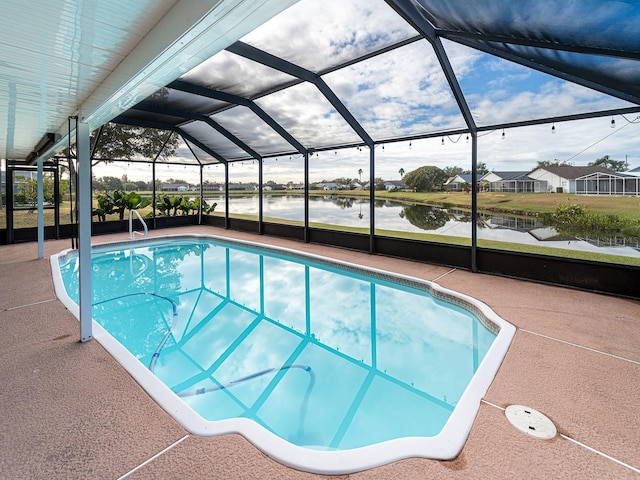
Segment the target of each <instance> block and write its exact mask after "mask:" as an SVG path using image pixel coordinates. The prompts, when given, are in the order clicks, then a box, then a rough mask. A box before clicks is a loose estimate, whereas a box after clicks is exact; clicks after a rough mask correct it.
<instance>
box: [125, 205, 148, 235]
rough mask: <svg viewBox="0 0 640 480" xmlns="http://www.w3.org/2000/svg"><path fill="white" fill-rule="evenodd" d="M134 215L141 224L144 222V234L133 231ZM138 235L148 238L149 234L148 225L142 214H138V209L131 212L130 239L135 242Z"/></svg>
mask: <svg viewBox="0 0 640 480" xmlns="http://www.w3.org/2000/svg"><path fill="white" fill-rule="evenodd" d="M134 213H135V214H136V216H137V217H138V220H140V222H142V227H143V228H144V232H137V231H135V230H134V229H133V214H134ZM136 233H137V234H138V235H140V236H142V237H146V236H147V234H148V233H149V229H148V228H147V223H146V222H145V221H144V219H143V218H142V216H141V215H140V212H138V210H136V209H131V210H129V239H131V240H134V239H135V235H136Z"/></svg>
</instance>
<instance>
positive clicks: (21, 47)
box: [0, 0, 296, 159]
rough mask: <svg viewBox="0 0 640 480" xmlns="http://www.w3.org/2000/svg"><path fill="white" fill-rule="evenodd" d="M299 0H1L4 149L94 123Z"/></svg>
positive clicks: (26, 147) (20, 155) (21, 154)
mask: <svg viewBox="0 0 640 480" xmlns="http://www.w3.org/2000/svg"><path fill="white" fill-rule="evenodd" d="M295 1H296V0H136V1H131V0H110V1H108V2H107V1H103V0H84V1H79V0H32V1H29V2H25V1H24V0H3V2H2V20H3V22H2V29H0V158H7V159H24V158H26V157H27V156H28V155H29V153H30V152H31V151H32V150H33V147H34V146H35V145H36V144H37V143H38V141H39V140H40V139H41V138H42V137H43V135H44V134H45V133H47V132H56V133H58V134H61V136H62V137H63V136H64V135H66V134H67V128H66V125H67V119H68V117H69V116H72V115H80V116H81V117H82V118H84V119H85V120H86V121H87V122H88V123H90V125H91V127H96V126H99V125H100V124H101V123H104V122H106V121H108V120H109V119H110V118H112V117H113V116H115V115H118V114H119V113H120V112H121V111H123V110H124V109H126V108H128V107H130V106H131V105H132V103H137V101H139V99H141V98H144V97H146V96H147V95H148V94H149V93H152V92H153V91H154V90H155V89H157V88H159V87H162V86H164V85H165V84H166V83H168V82H170V81H172V80H174V79H175V78H178V77H179V76H180V75H181V74H182V73H184V72H185V71H187V70H189V69H191V68H193V67H194V66H196V65H197V64H198V63H200V62H201V61H202V60H204V59H206V58H209V57H210V56H211V55H213V54H214V53H216V52H218V51H220V50H222V49H224V48H225V47H227V46H228V45H229V44H231V43H233V42H234V41H236V40H237V39H238V38H240V37H241V36H243V35H245V34H246V33H248V32H249V31H251V30H252V29H253V28H255V27H256V26H258V25H260V24H261V23H263V22H264V21H266V20H267V19H268V18H270V17H271V16H273V15H276V14H277V13H279V12H280V11H281V10H282V9H284V8H286V7H288V6H290V5H291V4H293V3H295Z"/></svg>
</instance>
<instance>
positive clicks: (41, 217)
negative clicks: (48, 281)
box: [38, 157, 44, 259]
mask: <svg viewBox="0 0 640 480" xmlns="http://www.w3.org/2000/svg"><path fill="white" fill-rule="evenodd" d="M38 258H39V259H42V258H44V161H43V160H42V157H39V158H38Z"/></svg>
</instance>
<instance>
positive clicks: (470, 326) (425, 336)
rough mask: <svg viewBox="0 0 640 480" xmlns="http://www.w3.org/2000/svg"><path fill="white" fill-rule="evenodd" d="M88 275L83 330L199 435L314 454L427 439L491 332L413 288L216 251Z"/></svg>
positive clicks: (168, 245) (160, 244)
mask: <svg viewBox="0 0 640 480" xmlns="http://www.w3.org/2000/svg"><path fill="white" fill-rule="evenodd" d="M77 263H78V260H77V256H76V255H75V252H73V251H71V252H67V253H66V254H64V255H61V256H60V258H59V267H60V275H61V278H62V282H63V284H64V288H65V290H66V293H67V294H68V296H69V298H70V299H71V300H72V301H73V302H76V303H77V298H78V275H77V271H78V264H77ZM345 267H346V268H345ZM92 269H93V276H92V292H93V294H92V304H93V318H94V321H95V322H97V323H98V324H99V325H100V326H101V327H103V328H104V329H105V330H106V331H107V332H108V333H109V334H110V335H111V336H112V337H113V338H115V339H116V340H117V341H118V342H119V343H120V344H122V345H123V346H124V347H126V349H127V350H128V351H129V352H130V353H131V355H133V356H134V357H135V358H136V359H137V360H138V361H139V362H141V363H142V364H143V365H144V366H145V367H146V369H148V370H149V371H151V372H152V373H153V374H154V375H155V376H156V377H157V378H158V379H160V380H161V381H162V382H163V383H164V384H165V385H166V386H168V387H169V388H170V389H171V390H172V391H173V392H174V393H176V394H177V395H178V396H179V397H180V398H181V399H182V401H184V402H185V403H186V404H187V405H188V406H189V407H190V408H191V409H193V410H194V411H195V412H197V414H198V415H199V416H200V417H201V418H202V419H203V421H205V422H211V421H213V422H217V421H221V420H226V419H236V418H240V419H250V420H251V421H252V422H255V424H258V425H260V426H261V427H262V428H263V429H264V430H266V431H267V432H270V433H271V434H273V435H275V436H277V437H279V438H281V439H283V440H285V441H286V443H289V444H293V445H295V446H298V447H303V448H305V449H311V450H316V451H317V450H321V451H336V450H340V451H343V450H350V449H358V448H361V447H367V446H371V445H374V444H379V443H381V442H388V441H393V440H394V439H402V438H407V437H409V438H412V437H419V438H425V437H437V436H438V435H439V434H440V433H441V431H442V430H443V427H444V426H445V425H446V424H447V422H448V421H449V419H450V417H451V416H452V413H453V412H454V410H456V407H457V406H458V404H459V402H460V401H461V398H462V397H463V395H464V394H465V391H466V390H467V389H468V386H469V384H470V382H471V381H472V378H473V377H474V374H475V373H476V371H477V370H478V369H479V366H480V365H482V364H483V359H484V357H485V356H486V354H487V352H488V351H489V350H490V348H491V346H492V344H493V343H494V341H495V339H496V335H497V334H498V331H499V330H500V329H501V327H500V325H499V324H498V323H496V321H493V320H488V319H487V318H485V315H484V314H482V312H481V311H480V309H479V308H478V307H477V306H475V305H473V304H471V305H468V306H467V308H463V307H462V306H460V305H465V302H464V301H462V300H459V299H457V298H456V297H453V296H451V295H450V294H448V293H447V294H437V293H438V292H433V289H432V288H431V287H429V286H428V285H426V284H424V283H421V282H419V281H416V280H415V279H409V278H406V277H402V278H395V277H392V276H390V275H388V274H384V273H382V272H377V271H363V270H360V269H355V268H352V267H348V266H343V265H338V264H335V263H332V262H328V261H325V260H323V259H320V258H306V257H304V256H302V255H288V254H287V252H282V251H279V250H273V249H262V248H260V249H256V248H254V247H253V246H249V245H245V244H233V243H228V242H226V241H221V240H219V239H218V240H212V239H209V238H200V237H189V238H187V239H184V238H174V239H170V240H155V241H136V242H131V243H121V244H115V245H112V246H109V247H100V248H94V251H93V254H92ZM433 293H436V294H433ZM444 298H447V300H445V299H444ZM449 300H452V301H449ZM472 310H473V311H474V312H472ZM479 317H481V318H482V320H483V321H480V319H479ZM498 322H499V321H498ZM505 351H506V350H505ZM502 355H503V354H502ZM501 358H502V357H501V356H500V360H501ZM495 368H496V369H497V366H496V367H495ZM489 381H490V379H489ZM487 386H488V383H487ZM485 388H486V387H485ZM476 408H477V405H476ZM473 415H475V413H474V412H472V416H473ZM232 430H233V429H232ZM463 435H464V432H463ZM465 436H466V435H465ZM426 456H428V454H426Z"/></svg>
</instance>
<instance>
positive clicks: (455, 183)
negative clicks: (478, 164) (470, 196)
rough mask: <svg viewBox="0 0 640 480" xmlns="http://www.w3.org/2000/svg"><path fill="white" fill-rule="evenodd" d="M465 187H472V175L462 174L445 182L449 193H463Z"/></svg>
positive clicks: (445, 187)
mask: <svg viewBox="0 0 640 480" xmlns="http://www.w3.org/2000/svg"><path fill="white" fill-rule="evenodd" d="M465 185H468V186H471V174H466V173H460V174H458V175H454V176H453V177H449V179H448V180H447V181H446V182H444V189H445V190H446V191H449V192H462V191H463V190H464V188H465Z"/></svg>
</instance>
